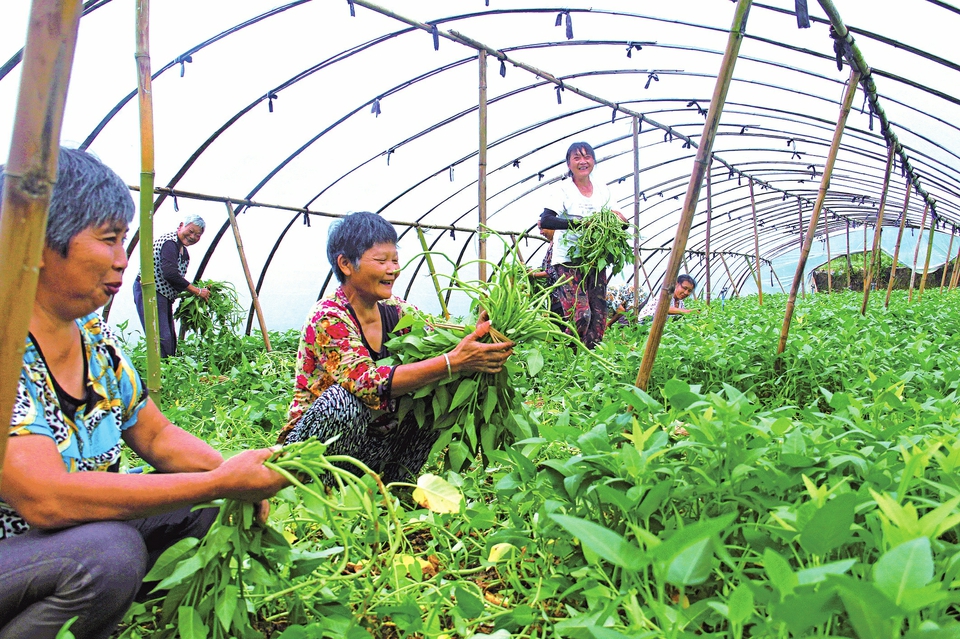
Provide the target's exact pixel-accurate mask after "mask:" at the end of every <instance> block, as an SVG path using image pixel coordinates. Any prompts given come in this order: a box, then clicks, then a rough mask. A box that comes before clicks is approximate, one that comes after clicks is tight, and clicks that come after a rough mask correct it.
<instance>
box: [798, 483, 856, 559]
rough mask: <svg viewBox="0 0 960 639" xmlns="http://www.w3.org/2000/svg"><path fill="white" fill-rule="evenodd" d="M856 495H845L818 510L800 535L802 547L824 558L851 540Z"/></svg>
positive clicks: (835, 498) (837, 497) (838, 496)
mask: <svg viewBox="0 0 960 639" xmlns="http://www.w3.org/2000/svg"><path fill="white" fill-rule="evenodd" d="M856 505H857V495H856V494H855V493H843V494H840V495H837V496H836V497H834V498H833V499H831V500H829V501H827V503H825V504H824V505H823V508H820V509H819V510H817V512H816V513H814V515H813V517H811V518H810V521H808V522H807V524H806V525H805V526H804V527H803V530H802V531H801V533H800V545H801V546H803V549H804V550H806V551H807V552H809V553H811V554H814V555H818V556H820V557H823V556H824V555H826V554H827V553H828V552H830V551H831V550H833V549H834V548H839V547H840V546H842V545H843V544H845V543H847V541H848V540H849V539H850V536H851V532H850V527H851V526H852V525H853V510H854V508H855V507H856Z"/></svg>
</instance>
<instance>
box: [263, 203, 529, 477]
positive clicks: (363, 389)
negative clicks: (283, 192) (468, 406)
mask: <svg viewBox="0 0 960 639" xmlns="http://www.w3.org/2000/svg"><path fill="white" fill-rule="evenodd" d="M327 259H329V260H330V265H331V267H332V268H333V272H334V273H335V274H336V276H337V279H338V280H339V281H340V287H339V288H338V289H337V290H336V291H335V292H334V294H333V296H332V297H329V298H326V299H322V300H320V301H319V302H317V303H316V304H315V305H314V307H313V309H311V311H310V313H309V315H307V321H306V322H305V323H304V325H303V330H302V331H301V333H300V347H299V349H298V351H297V369H296V377H295V380H294V390H293V401H292V402H291V404H290V411H289V414H288V419H287V425H286V426H285V427H284V428H283V430H282V431H281V433H280V437H279V443H291V442H297V441H303V440H305V439H308V438H310V437H316V438H317V439H318V440H320V441H327V440H328V439H330V438H331V437H334V436H337V439H336V441H334V442H332V443H331V444H330V446H329V447H328V448H327V454H330V455H350V456H351V457H354V458H356V459H359V460H360V461H362V462H364V463H365V464H366V465H367V466H368V467H370V469H371V470H373V471H374V472H376V473H378V474H379V475H380V476H381V478H382V479H383V481H384V482H385V483H390V482H394V481H403V480H406V479H408V478H410V477H411V476H414V475H416V474H417V473H418V472H419V471H420V468H421V467H422V466H423V464H424V462H425V461H426V459H427V456H428V455H429V454H430V449H431V448H432V447H433V444H434V442H435V441H436V439H437V436H438V435H439V431H435V430H433V429H432V428H430V427H429V425H428V426H426V427H420V426H419V425H418V424H417V419H416V417H415V416H414V414H413V412H412V411H411V412H409V413H408V414H407V415H405V416H404V417H403V419H402V420H401V419H398V415H397V398H399V397H400V396H401V395H404V394H406V393H411V392H413V391H415V390H417V389H419V388H422V387H423V386H426V385H427V384H430V383H432V382H435V381H438V380H441V379H444V378H445V377H450V376H452V375H453V374H454V373H471V372H476V371H480V372H484V373H498V372H499V371H500V370H501V369H502V368H503V364H504V362H505V361H506V360H507V358H508V357H509V356H510V354H511V353H512V350H511V348H512V346H513V344H512V343H511V342H504V343H501V344H486V343H482V342H480V341H479V340H480V338H481V337H483V336H484V335H486V334H487V331H489V329H490V322H489V321H481V322H479V323H478V324H477V329H476V330H475V331H474V332H473V333H471V334H470V335H468V336H467V337H465V338H464V339H463V340H461V342H460V343H459V344H458V345H457V346H456V347H455V348H454V349H453V350H452V351H450V352H449V353H445V354H443V355H442V356H438V357H434V358H432V359H428V360H424V361H422V362H415V363H410V364H400V365H399V366H384V365H382V364H378V362H379V361H380V360H382V359H384V358H386V357H388V356H389V355H390V352H389V351H388V350H387V348H386V347H385V346H384V344H385V343H386V342H387V340H389V339H390V333H391V331H393V329H394V327H396V325H397V323H398V322H399V321H400V318H401V317H403V315H404V314H405V313H408V312H410V311H411V310H412V309H413V307H412V306H411V305H410V304H408V303H407V302H405V301H404V300H402V299H400V298H399V297H397V296H395V295H394V294H393V285H394V282H396V279H397V276H398V275H399V273H400V256H399V254H398V253H397V232H396V230H395V229H394V228H393V226H392V225H391V224H390V223H389V222H387V221H386V220H384V219H383V218H382V217H380V216H379V215H374V214H373V213H365V212H362V213H352V214H350V215H348V216H346V217H344V218H342V219H340V220H337V221H336V222H334V223H333V224H332V225H331V226H330V235H329V237H328V239H327ZM343 467H344V468H345V469H347V470H351V471H352V472H356V468H354V467H352V466H350V465H344V466H343Z"/></svg>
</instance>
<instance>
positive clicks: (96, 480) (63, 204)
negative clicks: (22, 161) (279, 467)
mask: <svg viewBox="0 0 960 639" xmlns="http://www.w3.org/2000/svg"><path fill="white" fill-rule="evenodd" d="M0 196H2V181H0ZM133 212H134V207H133V200H132V198H131V197H130V193H129V191H128V189H127V187H126V185H125V184H124V183H123V181H122V180H121V179H120V177H119V176H117V174H116V173H114V172H113V171H111V170H110V169H108V168H107V167H106V166H104V165H103V164H101V163H100V161H99V160H97V159H96V158H94V157H93V156H91V155H88V154H86V153H84V152H81V151H75V150H67V149H63V150H61V152H60V159H59V168H58V171H57V181H56V186H55V187H54V189H53V194H52V196H51V200H50V214H49V219H48V223H47V231H46V243H45V246H44V248H43V253H42V256H41V261H40V272H39V278H38V282H37V292H36V299H35V301H34V304H33V310H32V314H31V317H30V329H29V330H30V332H29V336H28V337H27V340H26V345H25V346H26V350H25V352H24V355H23V368H22V369H21V373H20V382H19V386H18V388H17V397H16V401H15V404H14V408H13V415H12V418H11V421H10V430H9V434H10V438H9V441H8V443H7V453H6V458H5V459H4V465H3V475H2V482H0V500H2V502H0V636H2V637H4V638H7V637H24V638H26V637H29V638H30V639H44V638H48V637H49V638H52V637H55V636H56V634H57V632H58V630H59V629H60V628H61V627H62V626H63V624H64V623H65V622H66V621H68V620H69V619H71V618H73V617H77V621H76V622H75V623H74V624H73V626H72V627H71V631H72V632H73V633H74V635H76V636H77V637H84V638H85V639H86V638H93V639H101V638H102V639H106V638H107V637H109V636H110V633H111V632H112V631H113V629H114V628H115V627H116V625H117V623H118V622H119V621H120V619H121V618H122V617H123V615H124V613H125V612H126V610H127V608H128V607H129V605H130V603H131V602H132V601H133V600H134V597H135V596H136V594H137V592H138V590H139V589H140V588H141V582H142V580H143V577H144V575H145V574H146V573H147V571H148V570H149V568H150V566H151V565H152V564H153V562H154V561H155V560H156V559H157V557H159V555H160V554H161V553H162V552H163V551H164V550H165V549H166V548H168V547H169V546H170V545H172V544H173V543H175V542H176V541H178V540H180V539H182V538H184V537H199V536H202V535H203V534H204V533H205V532H206V530H207V528H209V526H210V524H211V523H212V521H213V518H214V517H215V515H216V511H215V509H209V508H206V509H200V510H198V511H196V512H191V507H192V506H193V505H194V504H197V503H202V502H205V501H210V500H211V499H217V498H223V497H229V498H234V499H243V500H247V501H251V502H261V501H262V500H264V499H266V498H268V497H270V496H272V495H273V494H274V493H275V492H276V491H277V490H279V489H280V488H282V487H283V486H285V485H286V481H285V480H284V479H283V478H282V477H281V476H280V475H278V474H277V473H274V472H273V471H271V470H268V469H267V468H266V467H265V466H264V465H263V462H264V460H266V459H267V457H269V456H270V454H271V451H270V450H269V449H262V450H253V451H246V452H243V453H240V454H239V455H237V456H235V457H232V458H231V459H229V460H227V461H224V460H223V457H222V456H221V455H220V453H218V452H217V451H216V450H214V449H213V448H211V447H210V446H209V445H207V444H206V443H204V442H203V441H201V440H200V439H198V438H196V437H194V436H193V435H190V434H189V433H187V432H186V431H183V430H181V429H180V428H178V427H177V426H175V425H174V424H172V423H171V422H170V421H169V420H168V419H167V418H166V417H164V416H163V414H162V413H161V412H160V410H159V409H158V408H157V405H156V404H154V402H153V400H152V399H150V398H149V397H148V396H147V391H146V388H145V387H144V385H143V381H142V380H141V378H140V375H139V374H138V373H137V371H136V370H135V369H134V368H133V366H132V365H131V363H130V360H129V359H128V358H127V355H126V354H125V353H124V352H123V349H122V348H121V347H120V345H119V343H118V341H117V340H116V339H115V338H114V337H113V336H112V335H111V333H110V330H109V328H108V327H107V326H106V324H105V323H104V322H103V320H102V319H100V317H99V315H97V313H96V311H97V309H99V308H100V307H101V306H103V305H104V304H105V303H106V302H107V300H109V299H110V297H111V296H112V295H115V294H116V293H117V291H119V290H120V285H121V282H122V280H123V272H124V270H125V269H126V267H127V255H126V251H125V250H124V245H123V241H124V238H125V237H126V234H127V225H128V224H129V222H130V220H131V219H132V218H133ZM121 441H122V442H123V443H125V444H127V445H128V446H130V448H131V449H132V450H133V451H134V452H135V453H136V454H137V455H139V456H140V457H141V458H142V459H143V460H145V461H146V462H147V463H149V464H151V465H152V466H153V467H154V468H155V469H156V470H157V471H158V472H157V473H151V474H142V475H137V474H121V473H117V472H108V471H115V470H117V467H118V462H119V460H120V449H121V445H122V444H121ZM262 506H263V504H261V513H263V512H265V510H266V509H265V508H263V507H262Z"/></svg>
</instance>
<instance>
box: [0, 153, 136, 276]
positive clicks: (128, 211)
mask: <svg viewBox="0 0 960 639" xmlns="http://www.w3.org/2000/svg"><path fill="white" fill-rule="evenodd" d="M5 169H6V167H0V170H5ZM2 197H3V175H0V198H2ZM134 210H135V209H134V206H133V198H132V197H131V196H130V189H129V188H128V187H127V185H126V184H125V183H124V181H123V180H122V179H120V176H119V175H117V174H116V173H114V172H113V170H111V169H110V168H109V167H108V166H106V165H105V164H104V163H103V162H101V161H100V160H99V159H98V158H96V157H95V156H93V155H92V154H90V153H87V152H86V151H80V150H79V149H64V148H61V149H60V155H59V160H58V166H57V182H56V184H55V185H54V187H53V193H51V195H50V214H49V215H48V217H47V236H46V245H47V248H49V249H51V250H53V251H56V252H57V253H59V254H60V255H62V256H63V257H66V256H67V249H68V248H69V247H70V242H71V240H73V238H75V237H76V236H77V235H79V234H80V233H81V232H83V231H84V230H85V229H88V228H97V227H100V226H103V225H104V224H113V223H117V222H125V223H126V224H130V222H131V221H132V220H133V214H134Z"/></svg>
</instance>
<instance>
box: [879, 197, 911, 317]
mask: <svg viewBox="0 0 960 639" xmlns="http://www.w3.org/2000/svg"><path fill="white" fill-rule="evenodd" d="M909 206H910V182H909V181H908V182H907V188H906V194H905V195H904V197H903V211H902V212H901V213H900V230H899V231H897V243H896V244H895V245H894V247H893V264H892V265H891V266H890V281H888V282H887V297H886V299H884V300H883V307H884V308H890V293H892V292H893V281H894V279H895V278H896V276H897V261H898V260H899V259H900V243H901V242H902V241H903V230H904V229H905V228H906V227H907V207H909Z"/></svg>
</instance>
